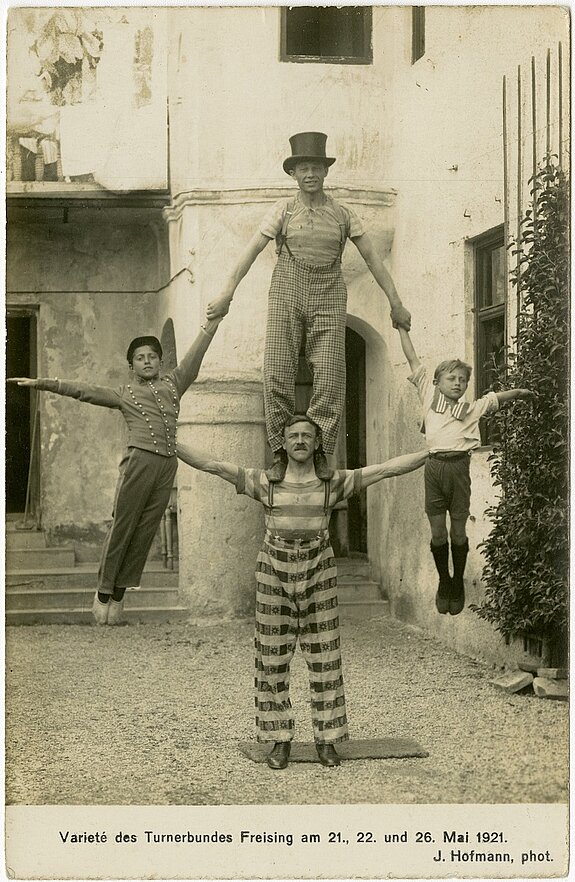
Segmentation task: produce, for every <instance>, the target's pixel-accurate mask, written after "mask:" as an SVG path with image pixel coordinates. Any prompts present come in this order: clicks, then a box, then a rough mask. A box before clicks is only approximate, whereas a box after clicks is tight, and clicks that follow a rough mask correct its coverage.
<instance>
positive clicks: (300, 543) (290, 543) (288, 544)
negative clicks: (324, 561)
mask: <svg viewBox="0 0 575 882" xmlns="http://www.w3.org/2000/svg"><path fill="white" fill-rule="evenodd" d="M327 535H328V534H327V532H322V533H318V534H317V535H316V536H312V537H311V538H310V539H282V537H281V536H275V535H274V534H273V533H272V532H271V531H270V530H267V531H266V536H265V538H266V539H267V540H268V541H269V542H272V543H273V544H274V545H279V546H280V547H281V548H308V547H309V546H310V545H317V543H318V542H320V541H322V540H325V539H327Z"/></svg>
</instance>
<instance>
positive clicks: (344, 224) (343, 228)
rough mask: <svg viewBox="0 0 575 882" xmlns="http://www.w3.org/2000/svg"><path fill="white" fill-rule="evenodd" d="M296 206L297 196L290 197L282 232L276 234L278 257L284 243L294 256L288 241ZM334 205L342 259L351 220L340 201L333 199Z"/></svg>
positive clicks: (289, 252)
mask: <svg viewBox="0 0 575 882" xmlns="http://www.w3.org/2000/svg"><path fill="white" fill-rule="evenodd" d="M295 207H296V199H295V198H293V199H290V200H289V202H288V203H287V205H286V207H285V211H284V213H283V218H282V228H281V230H280V232H279V233H278V235H277V236H276V251H277V255H278V257H279V256H280V254H281V253H282V249H283V247H284V245H285V247H286V250H287V253H288V254H289V256H290V257H293V254H292V253H291V250H290V247H289V245H288V243H287V228H288V225H289V222H290V220H291V217H292V215H293V213H294V211H295ZM333 207H334V209H335V213H336V215H337V217H338V224H339V259H340V260H341V258H342V256H343V249H344V248H345V243H346V240H347V237H348V235H349V222H348V218H347V216H346V214H345V212H344V210H343V208H342V207H341V205H338V203H337V202H335V200H334V201H333Z"/></svg>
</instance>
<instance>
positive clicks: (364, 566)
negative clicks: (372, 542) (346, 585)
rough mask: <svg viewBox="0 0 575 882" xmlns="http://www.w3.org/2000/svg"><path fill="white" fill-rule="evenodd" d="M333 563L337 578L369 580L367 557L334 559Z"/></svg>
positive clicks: (369, 569)
mask: <svg viewBox="0 0 575 882" xmlns="http://www.w3.org/2000/svg"><path fill="white" fill-rule="evenodd" d="M335 563H336V566H337V572H338V575H339V577H340V578H341V577H342V576H346V577H349V578H350V579H370V578H371V568H370V564H369V560H368V559H367V557H336V559H335Z"/></svg>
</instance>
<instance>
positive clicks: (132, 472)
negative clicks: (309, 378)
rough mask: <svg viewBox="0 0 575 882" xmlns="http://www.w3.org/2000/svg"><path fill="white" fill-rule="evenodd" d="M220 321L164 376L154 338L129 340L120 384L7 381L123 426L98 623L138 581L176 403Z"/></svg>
mask: <svg viewBox="0 0 575 882" xmlns="http://www.w3.org/2000/svg"><path fill="white" fill-rule="evenodd" d="M220 322H221V318H216V319H210V320H209V321H207V322H206V323H205V324H204V325H202V329H201V331H200V333H199V334H198V336H197V337H196V339H195V340H194V342H193V343H192V345H191V347H190V349H189V350H188V351H187V353H186V354H185V356H184V357H183V359H182V360H181V362H180V363H179V364H178V366H177V367H176V368H174V370H172V371H167V372H166V373H162V346H161V344H160V341H159V340H158V339H157V337H153V336H144V337H136V338H135V339H134V340H132V342H131V343H130V345H129V347H128V352H127V356H126V357H127V360H128V365H129V370H130V374H131V377H130V381H129V382H128V383H126V384H125V385H122V386H116V387H111V386H96V385H93V384H91V383H82V382H78V381H76V380H57V379H42V378H37V379H31V378H29V377H12V378H11V379H9V380H8V382H11V383H18V385H19V386H33V387H35V388H36V389H40V390H41V391H45V392H55V393H56V394H57V395H67V396H69V397H70V398H77V399H78V400H79V401H86V402H88V404H96V405H100V406H101V407H111V408H114V409H116V410H119V411H120V412H121V414H122V416H123V417H124V419H125V421H126V424H127V427H128V440H127V444H126V448H127V449H126V451H125V453H124V455H123V457H122V461H121V462H120V466H119V469H120V475H119V479H118V483H117V485H116V493H115V497H114V509H113V514H112V518H113V519H112V525H111V527H110V529H109V531H108V535H107V536H106V540H105V542H104V548H103V551H102V556H101V561H100V569H99V572H98V590H97V592H96V594H95V596H94V603H93V607H92V613H93V616H94V619H95V620H96V622H97V623H98V624H100V625H117V624H119V622H120V621H121V615H122V610H123V604H124V593H125V591H126V588H133V587H136V586H138V585H139V584H140V579H141V576H142V572H143V569H144V566H145V563H146V560H147V557H148V553H149V551H150V548H151V546H152V542H153V540H154V536H155V535H156V531H157V529H158V527H159V525H160V521H161V520H162V515H163V514H164V512H165V510H166V507H167V505H168V502H169V499H170V493H171V490H172V487H173V484H174V477H175V475H176V469H177V464H178V460H177V458H176V428H177V419H178V413H179V411H180V398H181V396H182V395H183V394H184V392H185V391H186V389H188V387H189V386H190V385H191V384H192V383H193V382H194V380H195V379H196V377H197V376H198V372H199V370H200V366H201V364H202V360H203V358H204V355H205V354H206V352H207V350H208V347H209V345H210V343H211V342H212V338H213V336H214V334H215V332H216V330H217V327H218V325H219V323H220Z"/></svg>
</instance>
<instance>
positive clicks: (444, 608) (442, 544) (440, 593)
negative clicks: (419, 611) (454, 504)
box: [427, 512, 451, 615]
mask: <svg viewBox="0 0 575 882" xmlns="http://www.w3.org/2000/svg"><path fill="white" fill-rule="evenodd" d="M427 517H428V519H429V526H430V527H431V553H432V555H433V559H434V561H435V566H436V568H437V572H438V573H439V587H438V589H437V593H436V595H435V606H436V607H437V611H438V612H439V613H441V614H442V615H445V613H446V612H449V599H450V596H451V576H450V575H449V544H448V542H447V522H446V515H445V512H443V514H436V515H428V516H427Z"/></svg>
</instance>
